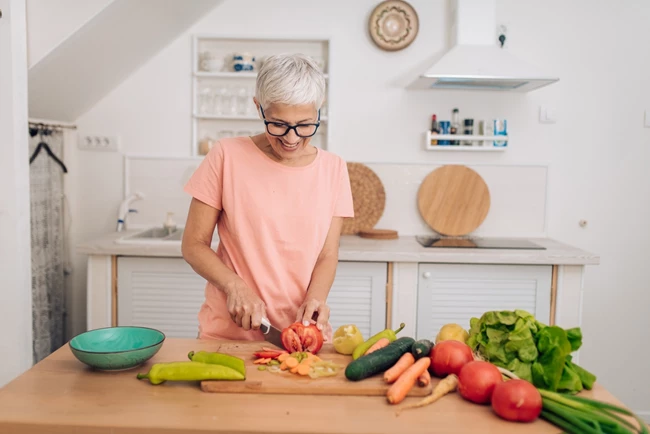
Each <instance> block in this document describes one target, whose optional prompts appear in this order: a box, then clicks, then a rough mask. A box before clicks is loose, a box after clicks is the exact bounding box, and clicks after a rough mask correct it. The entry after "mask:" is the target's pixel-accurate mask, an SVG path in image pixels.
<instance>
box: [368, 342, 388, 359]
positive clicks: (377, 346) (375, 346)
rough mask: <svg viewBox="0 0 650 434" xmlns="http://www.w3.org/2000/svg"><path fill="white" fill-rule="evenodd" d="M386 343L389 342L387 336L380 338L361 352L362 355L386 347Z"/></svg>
mask: <svg viewBox="0 0 650 434" xmlns="http://www.w3.org/2000/svg"><path fill="white" fill-rule="evenodd" d="M388 344H390V341H389V340H388V339H387V338H381V339H379V340H378V341H377V342H375V343H374V344H373V345H372V346H371V347H370V348H368V350H367V351H366V352H365V353H364V354H363V355H364V356H366V355H368V354H370V353H374V352H375V351H377V350H379V349H381V348H384V347H387V346H388Z"/></svg>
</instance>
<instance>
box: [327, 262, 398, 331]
mask: <svg viewBox="0 0 650 434" xmlns="http://www.w3.org/2000/svg"><path fill="white" fill-rule="evenodd" d="M387 273H388V264H387V263H385V262H339V264H338V267H337V269H336V277H335V279H334V284H333V285H332V289H331V290H330V294H329V297H328V298H327V304H328V305H329V307H330V311H331V314H330V322H331V324H332V328H333V329H334V330H336V329H337V328H338V327H340V326H342V325H344V324H355V325H356V326H357V327H358V328H359V330H361V333H363V337H364V338H365V339H367V338H369V337H370V336H372V335H373V334H375V333H378V332H380V331H381V330H383V329H384V328H385V327H386V278H387Z"/></svg>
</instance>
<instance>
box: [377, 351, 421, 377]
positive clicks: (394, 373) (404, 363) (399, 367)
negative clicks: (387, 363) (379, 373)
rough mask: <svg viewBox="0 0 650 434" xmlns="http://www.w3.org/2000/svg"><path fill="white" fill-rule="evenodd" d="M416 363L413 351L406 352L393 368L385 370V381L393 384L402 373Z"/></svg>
mask: <svg viewBox="0 0 650 434" xmlns="http://www.w3.org/2000/svg"><path fill="white" fill-rule="evenodd" d="M414 363H415V358H414V357H413V354H411V353H404V354H403V355H402V357H400V358H399V360H398V361H397V363H395V364H394V365H393V367H392V368H390V369H389V370H387V371H386V372H384V381H385V382H386V383H388V384H393V383H394V382H395V381H397V379H398V378H399V376H400V375H402V374H403V373H404V372H405V371H406V370H407V369H408V368H410V367H411V365H413V364H414Z"/></svg>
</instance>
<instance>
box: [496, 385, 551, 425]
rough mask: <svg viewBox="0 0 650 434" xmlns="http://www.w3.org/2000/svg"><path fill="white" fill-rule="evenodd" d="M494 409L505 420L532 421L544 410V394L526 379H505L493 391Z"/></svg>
mask: <svg viewBox="0 0 650 434" xmlns="http://www.w3.org/2000/svg"><path fill="white" fill-rule="evenodd" d="M492 409H493V410H494V412H495V413H496V414H497V415H498V416H500V417H501V418H503V419H505V420H510V421H514V422H532V421H534V420H535V419H537V418H538V417H539V415H540V413H541V412H542V395H540V393H539V391H538V390H537V389H536V388H535V386H533V385H532V384H531V383H529V382H528V381H526V380H509V381H503V382H501V383H499V384H497V385H496V387H495V388H494V392H493V393H492Z"/></svg>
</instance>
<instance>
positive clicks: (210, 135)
mask: <svg viewBox="0 0 650 434" xmlns="http://www.w3.org/2000/svg"><path fill="white" fill-rule="evenodd" d="M237 52H249V53H252V54H253V55H254V56H255V57H256V58H257V59H258V60H262V61H263V59H264V58H265V57H266V56H269V55H273V54H279V53H304V54H306V55H308V56H311V57H312V58H313V59H315V60H316V62H318V64H319V67H321V68H322V70H323V72H324V74H325V78H326V79H327V82H326V95H325V101H326V102H325V104H326V105H327V106H324V107H323V109H322V113H326V112H327V111H329V106H330V104H329V101H330V98H329V93H330V92H329V89H330V80H329V74H328V73H329V52H330V40H329V39H327V38H322V39H314V38H266V37H247V36H241V37H239V36H225V35H224V36H222V35H208V34H199V35H194V37H193V53H192V77H191V79H192V105H193V108H192V115H191V121H192V141H191V155H192V156H201V155H203V152H205V147H201V146H200V142H203V141H204V140H206V139H212V140H218V138H219V137H232V135H235V136H236V135H249V134H256V133H255V131H257V132H258V133H259V132H260V131H262V130H263V129H264V124H263V123H262V120H261V119H260V118H259V117H258V115H257V113H256V110H254V106H253V102H252V94H253V92H254V89H253V88H254V86H255V79H256V78H257V71H240V72H237V71H224V70H221V71H205V70H202V69H201V68H200V66H201V65H200V63H201V62H200V60H201V58H202V55H203V53H209V54H211V55H212V56H213V57H214V58H216V59H224V60H225V59H227V58H232V55H233V53H237ZM224 88H227V89H229V90H230V91H232V92H233V93H228V94H226V95H227V96H226V98H230V97H232V98H234V100H235V102H234V103H232V104H234V105H235V106H236V109H235V108H232V112H233V113H246V114H233V115H216V114H215V115H210V114H203V113H217V112H222V113H224V112H231V108H230V107H228V108H227V109H226V110H223V111H222V110H218V109H212V106H213V104H215V102H214V101H217V100H213V97H212V95H220V96H221V95H222V94H221V91H223V89H224ZM243 90H246V100H247V101H250V105H251V106H250V107H248V106H247V105H246V106H245V107H244V108H245V109H244V108H242V105H243V104H248V103H247V102H242V101H243V99H242V97H243ZM233 94H234V95H233ZM219 101H220V102H219V104H222V103H223V101H224V100H222V99H220V100H219ZM222 109H223V108H222ZM251 111H252V112H253V113H251ZM254 122H257V123H258V124H257V125H255V124H254ZM329 134H330V123H329V122H328V118H327V116H321V127H320V129H319V130H318V133H317V134H316V135H315V136H314V137H313V139H312V144H313V145H314V146H316V147H319V148H323V149H327V147H328V142H329ZM204 143H205V142H204ZM199 149H201V151H200V150H199Z"/></svg>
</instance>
